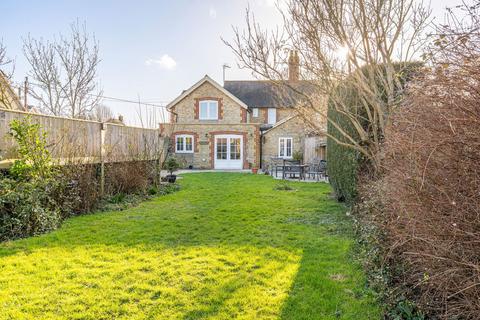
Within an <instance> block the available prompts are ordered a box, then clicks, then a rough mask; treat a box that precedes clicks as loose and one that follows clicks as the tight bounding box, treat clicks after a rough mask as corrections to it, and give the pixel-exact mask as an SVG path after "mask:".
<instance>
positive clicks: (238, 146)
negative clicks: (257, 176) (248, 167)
mask: <svg viewBox="0 0 480 320" xmlns="http://www.w3.org/2000/svg"><path fill="white" fill-rule="evenodd" d="M214 156H215V169H242V168H243V165H242V163H243V137H242V136H241V135H217V136H215V155H214Z"/></svg>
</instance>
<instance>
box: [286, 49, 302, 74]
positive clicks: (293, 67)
mask: <svg viewBox="0 0 480 320" xmlns="http://www.w3.org/2000/svg"><path fill="white" fill-rule="evenodd" d="M299 79H300V58H299V57H298V52H297V50H291V51H290V55H289V57H288V80H289V81H298V80H299Z"/></svg>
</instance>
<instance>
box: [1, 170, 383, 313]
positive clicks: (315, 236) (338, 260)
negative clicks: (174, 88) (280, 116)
mask: <svg viewBox="0 0 480 320" xmlns="http://www.w3.org/2000/svg"><path fill="white" fill-rule="evenodd" d="M180 183H181V185H182V189H181V191H179V192H176V193H174V194H170V195H166V196H162V197H158V198H155V199H154V200H151V201H147V202H144V203H142V204H141V205H139V206H138V207H135V208H131V209H128V210H125V211H121V212H104V213H97V214H92V215H87V216H81V217H76V218H72V219H69V220H68V221H66V222H65V223H64V225H63V226H62V228H61V229H59V230H57V231H55V232H52V233H50V234H47V235H43V236H40V237H34V238H29V239H23V240H17V241H12V242H8V243H3V244H0V319H95V320H97V319H232V318H238V319H379V317H380V316H379V314H380V309H379V307H378V306H377V305H376V304H375V302H374V299H373V296H372V294H371V293H369V291H368V290H367V289H366V288H365V277H364V275H363V274H362V272H361V269H360V268H359V266H358V265H356V264H355V263H354V262H353V261H352V259H351V257H350V253H349V252H350V250H351V247H352V243H353V241H352V238H351V237H352V235H351V226H350V224H349V223H348V221H347V220H346V217H345V209H344V208H343V207H342V206H341V205H339V204H337V203H336V202H335V201H333V200H330V199H329V193H330V187H329V186H328V185H326V184H306V183H292V184H291V185H292V186H293V187H294V189H295V190H293V191H285V190H275V185H276V184H277V183H278V182H276V181H273V180H272V179H271V178H270V177H267V176H256V175H249V174H236V173H196V174H188V175H185V176H184V179H182V180H181V181H180Z"/></svg>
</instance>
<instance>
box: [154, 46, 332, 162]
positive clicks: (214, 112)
mask: <svg viewBox="0 0 480 320" xmlns="http://www.w3.org/2000/svg"><path fill="white" fill-rule="evenodd" d="M288 81H289V85H290V87H292V86H293V87H294V88H295V89H297V90H298V91H306V90H311V86H310V85H309V84H308V82H306V81H300V80H299V61H298V55H296V54H295V53H292V54H291V55H290V59H289V80H288ZM295 91H296V90H295ZM298 99H299V97H298V95H297V94H296V93H295V92H294V91H293V90H290V89H286V90H282V91H279V90H278V86H277V85H275V84H273V83H271V82H269V81H226V82H225V83H224V86H221V85H220V84H218V83H217V82H215V81H214V80H213V79H212V78H210V77H209V76H208V75H206V76H205V77H203V78H202V79H200V81H198V82H197V83H195V84H194V85H193V86H192V87H190V88H189V89H187V90H185V91H183V92H182V94H181V95H180V96H178V97H177V98H176V99H175V100H173V101H172V102H170V103H169V104H168V105H167V108H168V110H169V111H170V113H171V119H170V123H168V124H163V125H162V127H161V130H162V132H163V134H164V135H165V136H168V137H169V138H170V139H171V143H170V152H171V153H173V154H175V156H176V157H177V158H179V159H180V160H182V162H184V163H185V166H186V167H189V168H199V169H249V168H252V167H261V168H265V167H266V166H267V165H268V164H269V163H270V162H271V161H272V159H278V158H284V159H291V158H292V157H293V155H294V154H295V153H296V152H299V153H302V154H303V153H304V152H305V141H306V140H305V139H306V138H307V137H308V135H309V130H308V129H307V128H306V126H305V123H304V122H303V121H302V119H301V118H300V117H299V116H297V115H296V113H295V103H296V102H297V101H298ZM317 138H318V137H317ZM317 140H318V139H317ZM320 140H321V141H323V140H322V139H320ZM317 147H318V146H315V148H317ZM320 147H321V146H320ZM323 157H324V155H323Z"/></svg>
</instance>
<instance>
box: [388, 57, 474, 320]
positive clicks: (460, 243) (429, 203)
mask: <svg viewBox="0 0 480 320" xmlns="http://www.w3.org/2000/svg"><path fill="white" fill-rule="evenodd" d="M478 52H480V50H479V51H478ZM477 57H478V56H477ZM444 68H445V67H443V66H439V67H438V68H437V69H436V70H435V71H434V72H433V73H429V74H427V75H426V76H425V77H424V78H423V79H422V82H421V83H419V84H418V86H417V87H416V88H414V90H412V94H411V98H410V100H409V101H408V106H407V107H406V108H404V109H403V110H402V111H401V112H400V113H399V114H398V116H397V118H396V122H395V123H394V125H393V126H392V127H391V129H390V131H389V135H388V144H387V147H386V151H387V159H386V162H385V166H386V170H387V173H386V176H385V183H386V187H385V189H386V192H385V195H384V196H385V197H386V199H387V207H386V210H385V221H384V228H385V229H386V231H387V234H388V236H389V240H390V241H389V243H390V245H391V252H392V253H393V257H394V259H395V260H400V261H404V262H405V264H406V270H405V271H406V272H405V277H404V278H402V279H401V282H402V283H403V284H404V285H406V286H411V287H415V288H417V290H416V291H415V292H412V293H411V294H412V296H413V298H414V299H416V300H417V301H418V303H419V304H420V305H421V307H422V308H423V309H424V310H426V312H428V314H429V315H430V316H432V317H433V316H440V317H442V318H444V319H474V318H478V315H479V314H480V259H479V257H480V246H479V245H478V244H479V243H480V233H479V230H480V215H479V208H480V193H479V181H480V165H479V164H480V153H479V147H480V126H479V119H480V105H479V101H480V92H479V91H478V86H477V84H478V83H480V62H479V60H478V58H475V59H470V60H469V59H465V58H464V57H458V60H457V57H455V59H454V61H452V63H451V66H450V67H446V68H445V69H444ZM472 84H475V85H472Z"/></svg>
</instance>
